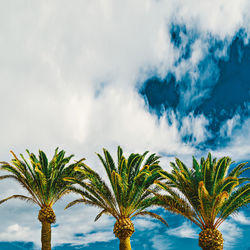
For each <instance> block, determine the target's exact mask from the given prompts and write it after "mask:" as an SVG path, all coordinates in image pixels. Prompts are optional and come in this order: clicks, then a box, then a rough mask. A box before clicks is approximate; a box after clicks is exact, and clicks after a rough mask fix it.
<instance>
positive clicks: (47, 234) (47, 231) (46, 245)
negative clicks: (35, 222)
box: [41, 221, 51, 250]
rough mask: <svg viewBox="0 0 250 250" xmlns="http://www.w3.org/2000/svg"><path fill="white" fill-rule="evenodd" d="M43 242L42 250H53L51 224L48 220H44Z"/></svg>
mask: <svg viewBox="0 0 250 250" xmlns="http://www.w3.org/2000/svg"><path fill="white" fill-rule="evenodd" d="M41 242H42V250H51V224H50V223H49V222H47V221H43V222H42V232H41Z"/></svg>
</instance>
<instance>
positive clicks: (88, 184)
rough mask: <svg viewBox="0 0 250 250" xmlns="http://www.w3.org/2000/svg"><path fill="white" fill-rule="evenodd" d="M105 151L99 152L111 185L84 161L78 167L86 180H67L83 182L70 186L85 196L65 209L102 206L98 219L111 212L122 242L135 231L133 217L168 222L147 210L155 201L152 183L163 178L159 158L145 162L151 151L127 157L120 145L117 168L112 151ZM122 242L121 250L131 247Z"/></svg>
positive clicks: (150, 158)
mask: <svg viewBox="0 0 250 250" xmlns="http://www.w3.org/2000/svg"><path fill="white" fill-rule="evenodd" d="M103 153H104V158H103V157H102V156H101V155H100V154H97V155H98V157H99V159H100V161H101V162H102V164H103V166H104V168H105V170H106V173H107V175H108V179H109V182H110V186H108V185H107V184H106V183H105V181H104V180H103V179H102V178H101V177H100V175H99V174H98V173H97V172H95V171H94V170H93V169H91V168H90V167H88V166H87V165H86V164H84V163H82V164H81V166H80V167H78V168H77V170H78V171H80V172H81V173H83V174H84V175H85V176H86V180H85V181H78V180H74V179H73V178H66V179H67V180H68V181H71V182H74V183H76V184H79V185H80V187H79V188H78V187H70V190H71V191H73V192H75V193H78V194H80V195H81V196H82V198H81V199H78V200H75V201H73V202H71V203H70V204H68V205H67V207H66V208H68V207H71V206H73V205H75V204H77V203H85V204H88V205H93V206H96V207H98V208H100V209H101V212H100V213H99V214H98V215H97V216H96V218H95V221H96V220H98V219H99V218H100V217H101V215H102V214H109V215H112V216H113V217H115V219H116V223H115V226H114V233H115V235H116V237H118V238H119V239H120V241H122V240H125V239H129V238H130V236H131V235H132V234H133V232H134V226H133V223H132V222H131V221H130V219H131V218H132V217H135V216H138V215H142V216H143V215H148V216H151V217H154V218H156V219H158V220H160V221H161V222H163V223H165V224H166V221H165V220H164V219H163V218H162V217H160V216H159V215H157V214H156V213H153V212H150V211H147V210H146V209H147V208H149V207H150V206H152V205H153V204H154V203H155V197H153V194H152V192H151V191H154V189H155V188H153V187H152V188H151V186H152V185H153V184H154V181H155V180H157V179H158V178H159V177H160V174H159V170H160V169H161V167H160V166H159V165H158V163H159V158H160V157H159V156H156V155H155V154H151V155H150V156H149V157H148V158H147V159H146V160H145V161H144V158H145V156H146V154H147V153H148V152H145V153H144V154H142V155H140V154H130V156H129V157H128V159H126V158H125V157H124V155H123V151H122V149H121V148H120V147H118V150H117V158H118V162H117V167H116V164H115V162H114V160H113V158H112V157H111V155H110V153H109V152H108V151H107V150H106V149H103ZM143 161H144V163H143ZM150 189H151V190H150ZM124 244H125V243H124ZM122 245H123V243H122V242H120V248H121V249H130V246H129V247H123V246H122ZM129 245H130V243H129Z"/></svg>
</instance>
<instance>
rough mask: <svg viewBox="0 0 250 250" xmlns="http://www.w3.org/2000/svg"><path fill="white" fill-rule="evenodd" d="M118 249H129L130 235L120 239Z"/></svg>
mask: <svg viewBox="0 0 250 250" xmlns="http://www.w3.org/2000/svg"><path fill="white" fill-rule="evenodd" d="M120 250H131V244H130V237H127V238H125V239H120Z"/></svg>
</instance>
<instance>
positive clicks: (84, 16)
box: [0, 0, 250, 250]
mask: <svg viewBox="0 0 250 250" xmlns="http://www.w3.org/2000/svg"><path fill="white" fill-rule="evenodd" d="M249 13H250V2H249V0H237V1H235V0H209V1H206V0H165V1H163V0H136V1H135V0H127V1H121V0H85V1H80V0H73V1H66V0H54V1H49V0H43V1H32V0H27V1H20V0H13V1H0V93H1V98H0V115H1V123H0V139H1V144H0V159H1V160H4V161H10V160H11V155H10V153H9V151H10V150H13V151H14V152H15V153H16V154H19V153H25V149H29V150H30V151H31V152H34V153H37V152H38V150H39V149H42V150H43V151H44V152H45V153H46V154H47V155H48V157H51V156H52V154H53V152H54V150H55V148H56V147H60V149H64V150H66V152H67V154H68V155H70V154H74V155H75V159H80V158H82V157H85V158H86V159H87V161H86V162H87V163H88V164H89V165H91V166H92V167H93V168H95V169H96V170H97V171H99V172H100V173H103V174H104V170H103V169H102V166H101V164H100V162H99V161H98V159H97V156H96V154H95V152H98V153H101V152H102V148H103V147H104V148H106V149H108V150H109V151H110V152H111V153H112V154H113V155H115V152H116V149H117V146H118V145H120V146H121V147H122V148H123V150H124V152H125V154H126V155H129V154H130V153H132V152H136V153H143V152H144V151H146V150H149V151H150V152H151V153H157V154H159V155H161V156H162V159H161V164H162V167H163V168H164V169H170V167H169V162H170V161H173V160H174V158H175V157H178V158H180V159H181V160H182V161H184V162H185V163H186V164H189V165H190V163H191V159H192V155H194V156H195V157H197V158H198V159H199V158H200V157H201V156H206V155H207V153H208V152H211V153H212V156H214V157H222V156H230V157H231V158H232V159H233V160H234V161H235V162H236V163H239V162H243V161H250V143H249V141H250V75H249V72H250V43H249V38H250V14H249ZM248 175H249V174H248ZM0 190H1V192H0V199H2V198H5V197H7V196H8V195H12V194H16V193H20V194H22V193H25V191H24V190H22V189H21V188H20V187H19V186H18V185H17V184H15V183H12V182H10V181H1V183H0ZM74 198H76V196H73V195H70V196H68V197H65V198H64V199H63V200H62V201H60V202H58V204H56V205H55V207H54V208H55V213H56V216H57V222H56V224H55V225H53V228H52V244H53V249H54V250H61V249H65V250H68V249H69V250H70V249H71V250H73V249H96V250H97V249H118V245H119V242H118V240H117V239H115V237H114V235H113V233H112V230H113V225H114V222H115V221H114V219H112V218H111V217H108V216H103V217H102V218H101V219H100V220H99V221H97V222H94V218H95V216H96V214H97V213H98V210H96V209H94V208H91V207H86V206H80V205H79V206H75V207H72V208H71V209H69V210H67V211H64V207H65V206H66V204H67V203H68V202H70V201H72V200H73V199H74ZM38 211H39V208H38V207H35V206H33V205H29V204H26V203H24V202H22V201H14V200H12V201H9V202H8V203H5V204H3V205H1V207H0V218H1V224H0V249H8V250H12V249H13V250H14V249H39V247H40V227H41V226H40V222H39V221H38V220H37V214H38ZM157 212H158V213H159V214H161V215H162V216H163V217H164V218H165V219H166V220H167V222H168V224H169V227H165V226H164V225H161V224H160V223H158V222H157V221H154V220H152V219H146V218H137V219H135V220H134V223H135V228H136V232H135V233H134V235H133V236H132V238H131V244H132V248H133V249H137V250H142V249H156V250H169V249H173V250H174V249H176V250H179V249H183V248H184V247H185V249H187V250H189V249H190V250H191V249H194V250H195V249H199V248H198V240H197V239H198V233H199V228H197V227H196V226H195V225H193V224H191V223H189V222H188V221H186V220H184V219H183V218H181V217H180V216H176V215H173V214H170V213H168V212H165V211H163V210H161V209H159V210H157ZM76 215H77V216H76ZM220 230H221V232H222V233H223V237H224V239H225V249H226V250H227V249H235V250H243V249H244V250H249V249H250V243H249V240H248V239H249V237H250V210H249V208H244V209H242V211H241V212H240V213H238V214H237V215H236V216H233V217H230V218H229V219H228V220H227V221H226V222H225V223H224V224H222V226H221V227H220Z"/></svg>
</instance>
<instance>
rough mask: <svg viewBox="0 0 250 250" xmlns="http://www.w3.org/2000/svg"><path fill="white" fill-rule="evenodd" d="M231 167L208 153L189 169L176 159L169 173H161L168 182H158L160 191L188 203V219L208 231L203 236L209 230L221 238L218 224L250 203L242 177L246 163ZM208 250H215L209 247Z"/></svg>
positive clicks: (249, 189) (246, 180) (249, 188)
mask: <svg viewBox="0 0 250 250" xmlns="http://www.w3.org/2000/svg"><path fill="white" fill-rule="evenodd" d="M231 164H232V161H231V159H230V158H229V157H222V158H221V159H219V160H218V161H217V160H216V159H212V157H211V154H210V153H209V154H208V157H207V159H204V158H201V161H200V164H199V163H198V162H197V160H196V159H195V158H194V157H193V167H192V168H187V167H186V166H185V164H184V163H183V162H181V161H180V160H179V159H176V163H171V166H172V172H171V173H168V172H166V171H161V176H162V177H164V178H165V179H166V180H167V181H166V182H165V183H162V182H160V183H159V185H160V186H161V188H163V189H165V190H166V191H169V189H170V188H172V190H174V189H177V190H178V191H179V192H181V194H182V195H183V196H184V197H185V198H186V200H187V202H186V204H187V206H189V207H190V209H192V210H193V212H194V213H193V215H192V216H191V217H190V218H189V219H190V220H191V221H193V222H194V223H195V224H197V225H198V226H199V227H200V228H201V229H202V230H203V231H204V230H207V234H205V235H208V234H209V230H210V231H211V230H212V232H214V233H215V232H216V233H215V234H216V235H217V236H216V237H217V238H220V237H219V233H218V232H217V231H216V229H217V228H218V227H219V225H220V224H221V223H222V222H223V221H224V220H225V219H226V218H227V217H228V216H229V215H231V214H233V213H235V212H237V211H238V210H239V209H240V208H241V207H243V206H245V205H247V204H248V203H249V201H250V183H249V180H250V179H249V178H245V177H242V174H243V173H244V172H245V171H246V170H247V169H249V167H245V166H246V163H241V164H239V165H238V166H236V167H235V168H233V169H229V168H230V166H231ZM173 192H174V191H173ZM200 236H201V235H200ZM200 238H201V237H200ZM221 239H222V236H221ZM221 239H220V241H221ZM201 241H202V240H201V239H200V245H202V244H203V243H202V242H201ZM222 243H223V239H222ZM203 249H207V248H203ZM208 249H217V248H212V247H211V246H210V248H208ZM218 249H220V248H218Z"/></svg>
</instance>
